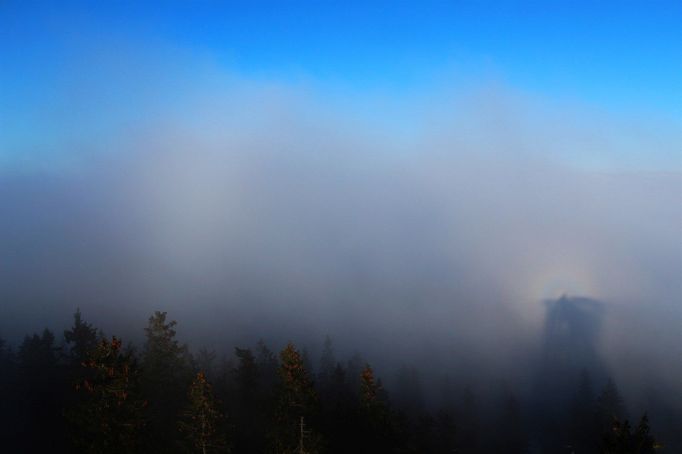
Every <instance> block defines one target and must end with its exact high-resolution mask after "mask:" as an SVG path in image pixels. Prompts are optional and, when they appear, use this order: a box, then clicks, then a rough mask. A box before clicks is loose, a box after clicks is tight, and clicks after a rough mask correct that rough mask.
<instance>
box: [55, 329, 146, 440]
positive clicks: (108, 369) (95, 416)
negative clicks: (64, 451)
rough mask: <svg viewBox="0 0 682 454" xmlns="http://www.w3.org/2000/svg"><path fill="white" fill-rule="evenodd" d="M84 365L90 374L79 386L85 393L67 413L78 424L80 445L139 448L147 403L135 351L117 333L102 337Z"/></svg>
mask: <svg viewBox="0 0 682 454" xmlns="http://www.w3.org/2000/svg"><path fill="white" fill-rule="evenodd" d="M83 367H84V368H86V369H88V371H89V372H90V374H88V375H89V378H87V379H85V380H83V381H82V382H80V383H78V384H77V386H76V389H77V391H79V392H81V393H83V394H84V395H85V397H84V399H82V400H81V402H80V404H79V406H78V407H77V408H76V409H75V410H73V411H72V412H69V413H68V415H67V416H68V419H69V421H70V422H71V423H72V424H73V426H74V428H75V432H74V434H75V436H74V442H75V446H76V448H77V449H78V450H79V451H80V452H84V453H95V454H100V453H101V454H108V453H111V454H124V453H132V452H135V451H136V448H137V447H138V441H139V433H140V430H141V429H142V427H143V423H144V420H143V411H144V407H145V405H146V403H145V402H144V401H142V400H141V399H140V397H139V392H138V376H139V373H138V369H137V367H136V364H135V361H134V360H133V358H132V355H131V353H130V352H127V353H124V352H122V349H121V341H120V340H118V339H117V338H116V337H114V338H112V340H111V341H108V340H106V339H102V340H101V341H100V342H99V344H97V346H96V347H95V348H94V349H93V350H91V351H90V353H89V354H88V359H87V360H86V361H85V362H84V363H83Z"/></svg>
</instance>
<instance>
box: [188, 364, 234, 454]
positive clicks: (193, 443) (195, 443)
mask: <svg viewBox="0 0 682 454" xmlns="http://www.w3.org/2000/svg"><path fill="white" fill-rule="evenodd" d="M187 397H188V399H187V400H188V405H187V407H186V408H185V410H184V412H182V415H181V419H180V422H179V424H178V427H179V430H180V432H181V433H182V435H183V438H184V441H185V449H186V452H188V453H200V454H209V453H219V452H222V453H227V452H230V450H229V448H228V444H227V439H226V435H225V420H224V418H223V415H222V413H221V412H220V409H219V406H218V404H217V402H216V400H215V397H214V395H213V390H212V388H211V384H210V383H209V382H208V380H207V379H206V375H205V374H204V373H203V372H199V373H197V375H196V377H195V378H194V380H193V381H192V384H191V385H190V387H189V392H188V396H187Z"/></svg>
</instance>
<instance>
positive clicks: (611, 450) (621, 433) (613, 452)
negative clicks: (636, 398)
mask: <svg viewBox="0 0 682 454" xmlns="http://www.w3.org/2000/svg"><path fill="white" fill-rule="evenodd" d="M649 430H650V429H649V418H648V417H647V415H646V414H645V415H644V416H642V418H641V419H640V421H639V424H638V425H637V427H636V428H635V430H634V431H632V430H631V429H630V423H629V422H628V421H627V420H625V421H623V422H621V421H620V420H618V418H613V420H612V422H611V426H610V428H609V430H607V431H606V432H605V433H604V435H603V437H602V449H601V454H654V453H655V452H656V450H657V449H658V448H660V447H661V445H659V444H658V443H657V442H656V440H655V439H654V437H653V436H651V434H650V433H649Z"/></svg>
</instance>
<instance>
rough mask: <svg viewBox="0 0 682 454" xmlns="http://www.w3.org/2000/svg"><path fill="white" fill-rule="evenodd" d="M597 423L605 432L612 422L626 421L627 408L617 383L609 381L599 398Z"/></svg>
mask: <svg viewBox="0 0 682 454" xmlns="http://www.w3.org/2000/svg"><path fill="white" fill-rule="evenodd" d="M597 419H598V421H597V423H598V424H599V426H600V427H601V431H602V432H603V431H604V430H605V429H607V428H608V427H610V426H611V424H612V421H613V420H614V419H615V420H623V419H625V406H624V405H623V399H622V398H621V397H620V392H619V391H618V387H617V386H616V384H615V382H614V381H613V380H611V379H609V380H608V381H607V382H606V385H605V386H604V389H603V390H602V392H601V394H600V395H599V397H598V398H597Z"/></svg>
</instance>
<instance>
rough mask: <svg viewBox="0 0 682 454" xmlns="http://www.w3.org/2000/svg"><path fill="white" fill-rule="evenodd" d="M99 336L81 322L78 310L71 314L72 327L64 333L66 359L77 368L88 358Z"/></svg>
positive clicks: (91, 327)
mask: <svg viewBox="0 0 682 454" xmlns="http://www.w3.org/2000/svg"><path fill="white" fill-rule="evenodd" d="M98 340H99V335H98V332H97V330H96V329H95V328H94V327H93V326H92V325H91V324H90V323H87V322H85V321H83V317H82V316H81V310H80V308H78V309H76V312H75V313H74V314H73V326H72V327H71V329H69V330H65V331H64V342H65V343H66V344H67V345H68V348H69V351H68V354H67V357H68V359H69V362H70V363H71V364H72V365H75V366H78V365H80V364H81V363H82V362H83V361H85V360H86V359H87V358H88V354H89V352H90V351H91V350H93V349H94V348H95V347H96V346H97V342H98Z"/></svg>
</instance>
